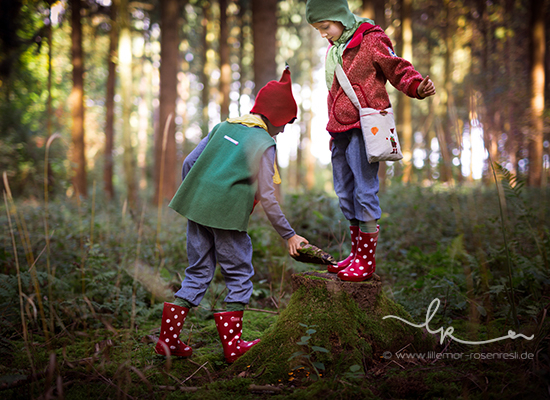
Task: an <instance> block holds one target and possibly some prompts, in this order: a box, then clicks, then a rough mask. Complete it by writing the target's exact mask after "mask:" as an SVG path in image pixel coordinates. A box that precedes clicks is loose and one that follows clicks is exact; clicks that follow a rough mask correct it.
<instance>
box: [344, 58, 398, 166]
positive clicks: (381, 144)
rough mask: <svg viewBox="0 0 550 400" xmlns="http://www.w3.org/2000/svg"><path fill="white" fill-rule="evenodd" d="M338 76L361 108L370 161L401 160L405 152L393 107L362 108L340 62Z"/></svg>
mask: <svg viewBox="0 0 550 400" xmlns="http://www.w3.org/2000/svg"><path fill="white" fill-rule="evenodd" d="M336 77H337V78H338V82H340V86H342V89H344V92H345V93H346V95H347V96H348V98H349V99H350V100H351V102H352V103H353V105H354V106H355V107H357V109H358V110H359V116H360V118H361V130H362V131H363V138H364V140H365V149H366V152H367V159H368V161H369V163H370V164H372V163H375V162H379V161H399V160H401V159H402V158H403V153H401V146H400V145H399V139H398V138H397V131H396V129H395V121H394V117H393V109H392V108H391V107H389V108H386V109H385V110H375V109H374V108H368V107H365V108H362V107H361V104H360V103H359V99H358V98H357V94H356V93H355V91H354V90H353V87H352V86H351V83H350V81H349V79H348V77H347V76H346V73H345V72H344V69H343V68H342V66H341V65H340V64H337V65H336Z"/></svg>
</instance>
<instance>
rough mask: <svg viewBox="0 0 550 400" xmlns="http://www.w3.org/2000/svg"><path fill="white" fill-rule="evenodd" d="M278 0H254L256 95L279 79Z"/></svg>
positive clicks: (253, 29)
mask: <svg viewBox="0 0 550 400" xmlns="http://www.w3.org/2000/svg"><path fill="white" fill-rule="evenodd" d="M276 15H277V0H252V32H253V34H254V83H255V87H254V93H256V94H257V93H258V91H259V90H260V89H261V88H262V87H263V86H264V85H265V84H266V83H267V82H269V81H271V80H275V79H277V64H276V62H275V56H276V54H277V39H276V35H277V18H276Z"/></svg>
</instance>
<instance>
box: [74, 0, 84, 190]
mask: <svg viewBox="0 0 550 400" xmlns="http://www.w3.org/2000/svg"><path fill="white" fill-rule="evenodd" d="M70 4H71V10H72V12H71V28H72V31H71V39H72V47H71V49H72V64H73V88H72V92H71V101H70V104H71V112H72V118H73V126H72V132H71V136H72V149H71V157H70V160H71V161H72V163H73V185H74V189H75V192H76V195H77V196H78V195H80V196H84V197H86V196H87V194H88V192H87V176H86V144H85V136H84V54H83V50H82V22H81V20H80V12H81V3H80V0H71V3H70Z"/></svg>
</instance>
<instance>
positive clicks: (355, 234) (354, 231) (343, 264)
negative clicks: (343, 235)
mask: <svg viewBox="0 0 550 400" xmlns="http://www.w3.org/2000/svg"><path fill="white" fill-rule="evenodd" d="M349 231H350V233H351V252H350V253H349V256H347V257H346V258H345V259H343V260H342V261H338V265H329V266H328V267H327V271H328V272H332V273H337V272H340V271H342V270H343V269H344V268H347V267H349V266H350V264H351V263H352V262H353V260H354V259H355V253H356V252H357V242H358V241H359V227H358V226H350V227H349Z"/></svg>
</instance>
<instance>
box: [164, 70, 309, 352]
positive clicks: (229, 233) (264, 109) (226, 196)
mask: <svg viewBox="0 0 550 400" xmlns="http://www.w3.org/2000/svg"><path fill="white" fill-rule="evenodd" d="M296 113H297V106H296V101H295V100H294V96H293V95H292V87H291V80H290V71H289V70H288V68H287V69H285V71H284V72H283V76H282V78H281V80H280V81H278V82H277V81H271V82H268V83H267V84H266V85H265V86H264V87H263V88H262V89H261V90H260V91H259V93H258V95H257V96H256V101H255V103H254V107H253V108H252V110H251V114H249V115H245V116H243V117H240V118H234V119H228V120H227V121H225V122H222V123H220V124H218V125H216V126H215V127H214V128H213V129H212V131H211V132H210V133H209V135H208V136H207V137H206V138H204V139H203V140H202V141H201V142H200V143H199V145H198V146H197V147H196V148H195V150H193V151H192V152H191V154H189V156H187V158H186V159H185V161H184V163H183V170H182V175H183V182H182V184H181V186H180V187H179V189H178V191H177V193H176V195H175V196H174V198H173V199H172V201H171V202H170V207H171V208H173V209H174V210H176V211H177V212H178V213H180V214H182V215H183V216H184V217H186V218H187V220H188V221H187V256H188V258H189V266H188V267H187V269H186V270H185V278H184V280H183V282H182V285H181V289H180V290H178V291H177V292H176V294H175V296H176V300H175V302H174V304H171V303H164V309H163V313H162V325H161V331H160V337H159V341H158V343H157V345H156V347H155V352H156V353H158V354H161V355H169V354H170V355H175V356H181V357H187V356H190V355H191V353H192V349H191V348H190V347H189V346H186V345H185V344H184V343H183V342H182V341H181V340H180V339H179V334H180V332H181V329H182V326H183V322H184V321H185V317H186V316H187V313H188V312H189V309H190V308H191V307H196V306H198V305H199V304H200V302H201V300H202V298H203V297H204V294H205V292H206V290H207V289H208V286H209V284H210V282H211V281H212V279H213V278H214V272H215V269H216V263H219V264H220V267H221V272H222V275H223V276H224V278H225V284H226V287H227V290H228V294H227V296H226V297H225V303H226V306H227V312H220V313H215V314H214V318H215V321H216V327H217V329H218V333H219V336H220V340H221V342H222V345H223V350H224V355H225V359H226V361H227V362H233V361H235V360H236V359H237V358H238V357H239V356H241V355H242V354H244V353H245V352H246V351H248V350H249V349H250V348H251V347H252V346H254V345H255V344H256V343H258V342H259V341H260V340H259V339H256V340H254V341H252V342H246V341H244V340H241V334H242V320H243V311H244V309H245V306H246V304H248V302H249V299H250V296H251V294H252V282H251V280H250V279H251V278H252V276H253V275H254V268H253V266H252V243H251V240H250V237H249V236H248V233H247V228H248V220H249V217H250V214H251V212H252V211H253V208H254V205H255V204H256V202H258V201H259V202H261V203H262V207H263V208H264V210H265V212H266V214H267V217H268V219H269V221H270V222H271V224H272V225H273V227H274V228H275V230H276V231H277V232H278V233H279V234H280V235H281V237H282V238H283V239H286V240H287V244H288V252H289V253H290V255H292V256H296V255H298V250H299V249H300V248H301V244H302V243H308V241H307V240H306V239H305V238H303V237H301V236H299V235H297V234H296V233H295V232H294V230H293V229H292V227H291V226H290V224H289V223H288V221H287V219H286V218H285V216H284V214H283V213H282V211H281V208H280V206H279V203H278V202H277V199H276V198H275V189H274V186H273V185H274V183H280V178H279V174H278V172H277V170H276V166H275V140H274V137H275V136H276V135H278V134H279V133H281V132H283V131H284V128H285V126H286V124H289V123H292V122H294V120H295V119H296Z"/></svg>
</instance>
